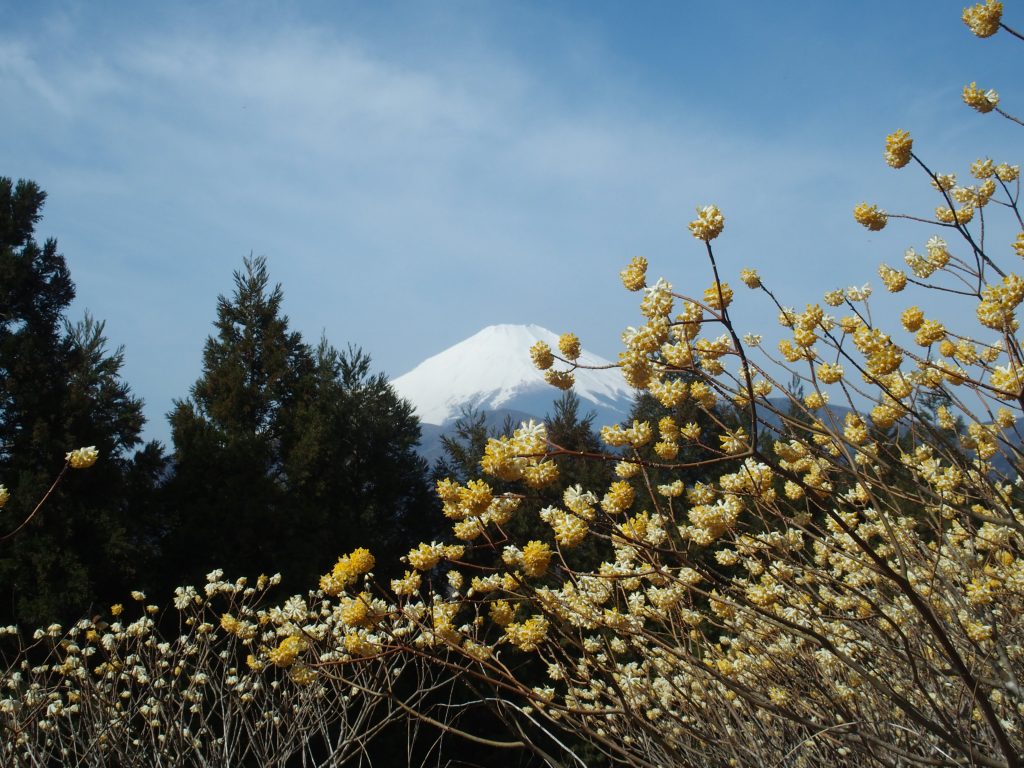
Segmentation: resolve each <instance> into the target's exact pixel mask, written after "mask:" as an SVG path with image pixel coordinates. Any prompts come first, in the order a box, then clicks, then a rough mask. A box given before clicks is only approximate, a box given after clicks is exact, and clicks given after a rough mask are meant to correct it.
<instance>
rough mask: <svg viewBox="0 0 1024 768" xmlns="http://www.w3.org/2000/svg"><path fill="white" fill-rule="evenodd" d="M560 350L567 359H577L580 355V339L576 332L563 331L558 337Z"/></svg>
mask: <svg viewBox="0 0 1024 768" xmlns="http://www.w3.org/2000/svg"><path fill="white" fill-rule="evenodd" d="M558 351H559V352H561V353H562V356H563V357H565V359H566V360H575V359H576V358H578V357H579V356H580V340H579V337H578V336H577V335H576V334H575V333H563V334H562V335H561V336H559V337H558Z"/></svg>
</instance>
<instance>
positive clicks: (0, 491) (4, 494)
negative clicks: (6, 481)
mask: <svg viewBox="0 0 1024 768" xmlns="http://www.w3.org/2000/svg"><path fill="white" fill-rule="evenodd" d="M10 498H11V492H10V491H8V490H7V486H5V485H0V509H3V507H4V505H5V504H6V503H7V502H8V501H9V500H10Z"/></svg>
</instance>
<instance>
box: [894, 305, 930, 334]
mask: <svg viewBox="0 0 1024 768" xmlns="http://www.w3.org/2000/svg"><path fill="white" fill-rule="evenodd" d="M900 322H902V323H903V327H904V328H906V329H907V330H908V331H910V332H911V333H914V332H915V331H917V330H918V329H919V328H920V327H921V324H922V323H924V312H922V311H921V308H920V307H909V308H907V309H905V310H903V314H902V315H900Z"/></svg>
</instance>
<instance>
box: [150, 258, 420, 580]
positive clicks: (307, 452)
mask: <svg viewBox="0 0 1024 768" xmlns="http://www.w3.org/2000/svg"><path fill="white" fill-rule="evenodd" d="M234 279H235V290H234V293H233V295H232V296H231V297H230V298H226V297H224V296H221V297H219V298H218V302H217V320H216V322H215V327H216V329H217V333H216V335H215V336H211V337H210V338H208V339H207V342H206V346H205V349H204V353H203V373H202V376H201V377H200V378H199V380H198V381H197V382H196V384H195V385H194V386H193V388H192V392H191V397H189V398H188V399H186V400H182V401H177V402H176V403H175V407H174V409H173V411H172V412H171V414H170V416H169V418H170V422H171V430H172V438H173V441H174V450H175V474H174V477H173V478H172V480H171V481H170V500H171V504H172V506H173V507H174V509H175V510H176V515H177V522H176V525H175V530H174V531H173V533H172V535H171V537H170V544H169V546H168V550H167V551H168V558H169V560H168V567H167V573H168V577H169V578H170V579H172V580H175V581H181V580H188V581H194V580H195V579H197V578H199V577H200V576H201V575H202V574H203V573H205V572H206V571H209V570H211V569H213V568H223V569H225V571H226V572H227V573H229V574H232V575H235V576H241V575H255V574H258V573H261V572H266V573H273V572H280V573H282V574H283V575H284V576H285V578H286V579H287V582H286V584H287V586H288V588H289V589H306V588H313V587H315V586H316V583H317V577H318V575H319V574H322V573H324V572H326V571H328V570H330V568H331V566H332V565H333V564H334V562H335V560H336V559H337V557H338V556H339V555H340V554H342V553H343V552H344V551H346V550H350V549H352V548H355V547H357V546H369V547H371V548H372V549H374V551H375V553H377V554H378V556H379V558H378V559H379V560H380V561H381V562H382V563H383V562H386V561H387V557H386V556H385V557H382V556H381V555H397V554H398V552H399V550H401V549H402V548H403V547H407V546H409V544H410V539H411V538H412V537H413V536H414V533H413V530H412V529H414V528H415V527H416V526H417V525H419V524H421V523H422V522H423V521H426V520H428V519H429V518H430V517H431V510H433V509H434V508H435V506H436V502H435V501H434V499H433V497H432V495H431V494H430V492H429V485H428V482H427V472H426V465H425V464H424V462H423V461H422V460H421V459H420V458H419V457H418V456H417V455H416V453H415V445H416V443H417V441H418V440H419V423H418V421H417V420H416V417H415V415H414V414H413V412H412V409H411V407H410V406H409V405H408V403H406V402H405V401H403V400H401V399H400V398H399V397H398V396H397V395H396V394H395V393H394V391H393V390H392V388H391V386H390V384H389V383H388V382H387V379H386V378H385V377H384V376H383V375H380V374H377V375H371V373H370V358H369V357H368V356H367V355H366V354H364V353H363V352H361V351H359V350H355V349H349V350H348V351H347V352H345V353H339V352H338V351H337V350H335V349H334V348H333V347H331V346H330V345H329V344H328V343H327V342H326V340H322V341H321V342H320V344H319V346H318V347H317V348H315V349H313V348H311V347H309V345H307V344H306V343H305V342H303V340H302V337H301V335H300V334H299V333H297V332H295V331H292V330H290V329H289V324H288V318H287V317H286V316H285V315H283V314H282V302H283V292H282V290H281V286H280V285H276V286H274V287H271V285H270V278H269V275H268V271H267V264H266V260H265V259H264V258H254V259H253V258H250V259H246V260H245V264H244V269H243V270H242V271H238V272H236V273H235V276H234ZM435 517H436V515H435ZM168 586H172V585H170V584H169V585H168Z"/></svg>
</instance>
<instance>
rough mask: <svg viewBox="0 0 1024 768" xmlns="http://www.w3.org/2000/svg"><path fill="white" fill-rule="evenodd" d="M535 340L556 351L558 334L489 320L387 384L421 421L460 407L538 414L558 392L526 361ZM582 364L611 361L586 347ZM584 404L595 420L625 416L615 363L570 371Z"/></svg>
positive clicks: (626, 401)
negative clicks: (474, 332) (473, 332)
mask: <svg viewBox="0 0 1024 768" xmlns="http://www.w3.org/2000/svg"><path fill="white" fill-rule="evenodd" d="M537 341H544V342H546V343H547V344H548V345H549V346H550V347H551V348H552V349H553V350H555V351H556V352H557V350H558V336H557V334H554V333H552V332H551V331H549V330H547V329H546V328H542V327H540V326H539V325H491V326H488V327H487V328H484V329H483V330H482V331H480V332H479V333H477V334H475V335H473V336H471V337H469V338H468V339H465V340H464V341H460V342H459V343H458V344H455V345H454V346H452V347H449V348H448V349H446V350H445V351H443V352H441V353H439V354H437V355H434V356H433V357H430V358H428V359H426V360H424V361H423V362H422V363H420V364H419V365H418V366H416V367H415V368H413V369H412V370H411V371H409V372H408V373H406V374H404V375H403V376H399V377H398V378H397V379H394V380H393V381H392V382H391V383H392V385H393V386H394V388H395V390H396V391H397V392H398V394H399V395H401V396H402V397H404V398H406V399H407V400H409V401H410V402H411V403H412V404H413V405H414V406H415V407H416V412H417V414H418V415H419V417H420V420H421V421H422V422H423V423H425V424H445V423H446V422H449V421H451V420H452V419H455V418H458V416H459V414H460V412H461V410H462V408H463V407H465V406H472V407H474V408H479V409H481V410H487V411H491V410H496V409H499V408H501V409H514V410H518V411H525V412H526V413H531V414H536V415H537V416H538V417H542V416H544V415H545V414H546V413H548V412H549V411H550V410H551V408H550V406H551V403H552V402H553V401H555V400H557V399H558V398H559V396H560V394H561V393H560V392H559V391H558V390H557V389H555V388H554V387H552V386H551V385H550V384H548V383H547V382H545V381H544V375H543V374H542V373H541V372H540V371H538V370H537V369H536V368H535V367H534V365H533V363H532V362H531V360H530V352H529V350H530V347H531V346H532V345H533V344H534V343H536V342H537ZM579 362H580V363H581V364H582V365H611V363H609V361H607V360H605V359H603V358H601V357H598V356H597V355H593V354H590V353H588V352H586V351H584V352H583V354H582V355H581V356H580V359H579ZM573 389H574V391H575V392H576V394H577V395H578V396H579V398H580V400H582V401H583V402H582V405H583V406H584V409H585V410H586V409H590V410H595V411H597V412H598V416H599V418H601V419H603V420H604V421H602V422H601V423H607V420H609V419H610V420H614V421H618V420H620V419H622V418H624V417H625V416H626V414H627V413H628V412H629V408H630V406H631V404H632V402H633V395H634V391H633V390H632V389H631V388H630V387H629V386H628V385H627V384H626V383H625V381H623V379H622V374H621V373H620V372H619V370H618V369H617V368H609V369H604V370H586V369H580V370H577V371H576V385H575V387H574V388H573Z"/></svg>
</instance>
